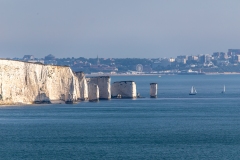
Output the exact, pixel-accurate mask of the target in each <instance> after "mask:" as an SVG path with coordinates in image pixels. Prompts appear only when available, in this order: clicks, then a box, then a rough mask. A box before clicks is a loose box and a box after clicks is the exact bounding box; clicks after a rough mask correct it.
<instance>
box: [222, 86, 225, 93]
mask: <svg viewBox="0 0 240 160" xmlns="http://www.w3.org/2000/svg"><path fill="white" fill-rule="evenodd" d="M225 91H226V89H225V85H224V86H223V91H222V93H225Z"/></svg>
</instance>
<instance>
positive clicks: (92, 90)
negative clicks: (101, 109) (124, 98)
mask: <svg viewBox="0 0 240 160" xmlns="http://www.w3.org/2000/svg"><path fill="white" fill-rule="evenodd" d="M88 90H89V92H88V99H89V101H90V102H93V101H98V100H99V88H98V85H97V84H93V83H89V84H88Z"/></svg>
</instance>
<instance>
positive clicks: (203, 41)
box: [0, 0, 240, 58]
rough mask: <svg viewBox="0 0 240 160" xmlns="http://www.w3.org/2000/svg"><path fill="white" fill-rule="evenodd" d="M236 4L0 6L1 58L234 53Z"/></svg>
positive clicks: (138, 0) (139, 0)
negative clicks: (230, 51)
mask: <svg viewBox="0 0 240 160" xmlns="http://www.w3.org/2000/svg"><path fill="white" fill-rule="evenodd" d="M239 6H240V1H238V0H232V1H224V0H209V1H207V2H205V1H190V0H186V1H180V0H177V1H158V0H151V1H144V0H132V1H126V0H123V1H111V0H106V1H104V2H102V1H94V0H92V1H77V0H71V1H63V0H51V1H47V0H41V1H40V0H38V1H31V0H24V1H18V0H11V1H5V0H3V1H1V2H0V13H1V14H0V20H1V21H0V24H1V30H0V35H1V36H0V57H2V58H14V57H23V56H24V55H28V54H30V55H34V56H35V57H38V58H41V57H43V55H48V54H53V55H55V56H56V57H60V58H63V57H80V56H81V57H86V58H90V57H92V58H93V57H96V56H97V55H99V56H100V57H103V58H133V57H135V58H159V57H176V56H177V55H182V54H184V55H198V54H211V53H213V52H217V51H219V52H220V51H225V50H226V49H228V48H239V46H240V44H239V40H238V37H239V36H240V35H239V34H240V33H239V28H240V22H239V21H238V20H237V19H238V15H239V14H240V13H239V12H240V10H239Z"/></svg>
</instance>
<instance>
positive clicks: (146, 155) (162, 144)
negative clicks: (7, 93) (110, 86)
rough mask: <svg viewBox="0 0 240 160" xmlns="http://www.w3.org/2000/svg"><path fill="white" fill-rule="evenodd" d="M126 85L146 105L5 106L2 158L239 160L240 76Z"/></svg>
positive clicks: (0, 126)
mask: <svg viewBox="0 0 240 160" xmlns="http://www.w3.org/2000/svg"><path fill="white" fill-rule="evenodd" d="M121 80H133V81H135V82H136V84H137V91H138V92H139V93H140V95H141V96H142V97H145V98H138V99H112V100H108V101H106V100H105V101H99V102H93V103H90V102H81V103H78V104H73V105H71V104H50V105H22V106H1V107H0V159H119V160H120V159H130V160H131V159H240V85H239V84H240V83H239V82H240V75H201V76H187V75H184V76H177V75H175V76H161V77H159V76H113V77H112V82H114V81H121ZM152 82H156V83H158V98H156V99H154V98H149V90H150V83H152ZM224 85H225V86H226V92H225V93H224V94H222V93H221V91H222V90H223V86H224ZM191 86H194V87H195V88H196V90H197V95H194V96H192V95H189V91H190V89H191Z"/></svg>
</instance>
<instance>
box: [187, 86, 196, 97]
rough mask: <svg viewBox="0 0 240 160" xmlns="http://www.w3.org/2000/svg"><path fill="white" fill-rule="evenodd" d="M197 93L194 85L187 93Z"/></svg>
mask: <svg viewBox="0 0 240 160" xmlns="http://www.w3.org/2000/svg"><path fill="white" fill-rule="evenodd" d="M196 94H197V90H196V89H195V87H194V86H192V88H191V90H190V92H189V95H196Z"/></svg>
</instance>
